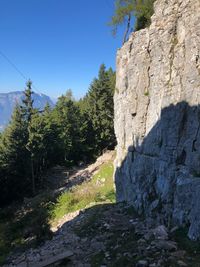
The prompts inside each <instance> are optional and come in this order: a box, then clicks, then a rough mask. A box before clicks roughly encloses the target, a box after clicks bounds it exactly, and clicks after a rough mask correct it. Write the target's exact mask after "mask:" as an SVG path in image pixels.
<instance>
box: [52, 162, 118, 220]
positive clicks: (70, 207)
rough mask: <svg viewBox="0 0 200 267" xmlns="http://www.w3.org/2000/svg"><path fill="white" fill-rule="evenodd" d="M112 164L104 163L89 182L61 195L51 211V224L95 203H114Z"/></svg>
mask: <svg viewBox="0 0 200 267" xmlns="http://www.w3.org/2000/svg"><path fill="white" fill-rule="evenodd" d="M113 171H114V168H113V163H112V162H108V163H104V164H103V165H102V166H101V167H100V169H99V171H98V172H97V173H96V174H95V175H94V176H93V177H92V179H91V180H90V181H89V182H85V183H83V184H81V185H78V186H76V187H74V188H73V189H72V190H70V191H67V192H65V193H63V194H61V195H60V196H59V197H58V199H57V202H56V203H55V205H54V206H53V207H52V210H51V220H50V221H51V224H55V223H56V222H57V221H58V220H59V219H60V218H62V217H63V216H64V215H65V214H67V213H69V212H73V211H76V210H79V209H83V208H86V207H87V206H93V205H95V204H96V203H99V202H100V203H101V202H105V203H114V202H115V190H114V183H113Z"/></svg>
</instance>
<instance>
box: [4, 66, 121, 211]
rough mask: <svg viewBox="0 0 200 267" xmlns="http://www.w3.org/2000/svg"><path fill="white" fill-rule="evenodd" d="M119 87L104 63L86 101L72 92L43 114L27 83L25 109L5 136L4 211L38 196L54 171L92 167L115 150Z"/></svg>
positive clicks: (20, 107) (16, 113) (15, 115)
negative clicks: (115, 104) (115, 97)
mask: <svg viewBox="0 0 200 267" xmlns="http://www.w3.org/2000/svg"><path fill="white" fill-rule="evenodd" d="M114 88H115V72H114V71H113V70H112V69H111V68H109V69H108V70H107V69H106V67H105V65H104V64H102V65H101V66H100V68H99V74H98V77H97V78H94V80H93V81H92V82H91V85H90V87H89V90H88V92H87V94H86V95H85V97H83V98H82V99H80V100H75V99H74V97H73V94H72V91H71V90H68V91H67V92H66V94H65V95H62V96H61V97H59V99H58V101H57V103H56V105H55V107H54V108H50V106H49V105H48V104H47V105H46V107H45V108H44V110H38V109H35V108H33V100H32V93H33V91H32V83H31V81H28V82H27V84H26V89H25V91H24V100H23V104H22V105H17V106H16V108H15V110H14V112H13V115H12V119H11V121H10V123H9V125H8V126H7V128H6V129H5V130H4V132H3V133H2V134H1V136H0V177H1V179H0V203H1V204H0V205H1V206H4V205H5V204H8V203H11V202H12V201H15V200H23V198H24V197H30V196H34V195H35V194H36V192H37V191H38V190H39V189H41V188H42V187H43V180H42V175H43V174H44V172H45V171H46V170H47V169H48V168H50V167H52V166H55V165H58V164H60V165H64V166H72V165H76V164H81V162H83V163H88V162H91V161H92V160H94V159H95V158H96V157H97V156H99V155H100V154H101V153H102V151H103V150H104V149H108V148H114V146H115V143H116V141H115V135H114V127H113V112H114V111H113V108H114V107H113V94H114Z"/></svg>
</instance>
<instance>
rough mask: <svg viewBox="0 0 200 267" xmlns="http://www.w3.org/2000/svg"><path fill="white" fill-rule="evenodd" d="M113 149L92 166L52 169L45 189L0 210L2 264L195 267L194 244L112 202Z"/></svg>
mask: <svg viewBox="0 0 200 267" xmlns="http://www.w3.org/2000/svg"><path fill="white" fill-rule="evenodd" d="M113 159H114V152H108V153H106V154H105V155H103V156H102V157H100V158H99V159H98V160H97V162H96V163H95V164H92V165H89V166H85V167H79V168H74V169H71V170H68V169H66V168H63V167H56V168H54V169H52V170H51V171H50V172H49V173H48V174H47V176H46V177H45V180H46V182H47V187H48V190H46V191H45V193H41V194H39V195H38V196H36V197H35V198H34V199H25V203H24V204H23V205H22V206H17V205H16V206H11V207H8V208H6V209H4V210H1V213H0V253H1V254H0V255H1V258H0V259H1V262H2V263H3V261H4V262H5V258H6V256H7V255H8V253H9V252H11V251H12V254H11V255H10V256H9V257H8V258H7V263H6V264H5V265H4V266H17V267H25V266H29V267H31V266H32V267H40V266H60V267H61V266H63V267H64V266H69V267H72V266H74V267H75V266H77V267H79V266H80V267H81V266H85V267H87V266H88V267H89V266H99V267H100V266H101V267H106V266H111V267H112V266H113V267H114V266H119V267H126V266H131V267H133V266H137V267H140V266H141V267H145V266H149V267H159V266H160V267H170V266H171V267H176V266H177V267H178V266H183V267H184V266H191V267H200V244H199V243H197V242H192V241H190V240H188V239H187V237H186V229H172V230H171V231H168V229H166V228H165V227H164V226H162V225H159V226H158V225H155V223H154V222H153V221H151V220H145V219H144V218H142V217H141V216H138V214H137V213H135V212H134V210H133V208H132V207H130V206H128V205H127V204H125V203H121V204H116V203H115V192H114V185H113V164H112V162H113Z"/></svg>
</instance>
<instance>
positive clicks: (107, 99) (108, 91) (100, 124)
mask: <svg viewBox="0 0 200 267" xmlns="http://www.w3.org/2000/svg"><path fill="white" fill-rule="evenodd" d="M114 76H115V74H114V72H112V70H111V69H110V70H109V71H106V67H105V65H104V64H102V65H101V66H100V69H99V75H98V79H94V81H93V82H92V84H91V86H90V89H89V92H88V96H87V98H88V100H87V101H88V114H89V117H90V118H91V121H92V126H93V130H94V135H95V145H96V150H97V151H98V153H99V152H100V151H102V150H103V149H104V148H106V147H112V146H113V145H114V143H115V135H114V126H113V117H114V110H113V109H114V105H113V93H114V88H113V85H114V83H113V81H114V78H113V77H114Z"/></svg>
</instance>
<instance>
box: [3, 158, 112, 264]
mask: <svg viewBox="0 0 200 267" xmlns="http://www.w3.org/2000/svg"><path fill="white" fill-rule="evenodd" d="M113 171H114V168H113V164H112V162H111V161H110V162H108V163H105V164H103V165H102V166H101V167H100V169H99V171H98V172H97V173H96V174H95V175H94V176H93V177H92V179H91V180H90V181H89V182H84V183H83V184H81V185H78V186H76V187H74V188H73V189H72V190H70V191H67V192H65V193H63V194H61V195H60V196H58V197H57V198H56V197H54V196H52V195H51V193H43V194H40V195H38V196H36V197H35V198H34V199H31V200H30V203H29V204H27V205H21V204H20V203H19V204H15V205H11V206H10V207H7V208H4V209H0V265H2V264H3V263H4V262H5V259H6V257H7V256H8V254H9V253H10V252H11V251H15V250H17V251H19V250H20V251H23V250H24V249H27V248H29V247H35V246H37V245H39V244H40V243H41V242H43V241H44V240H46V239H49V238H51V236H52V232H51V231H50V226H52V225H55V224H56V222H57V221H58V220H59V219H60V218H62V217H63V216H64V215H65V214H67V213H69V212H73V211H76V210H79V209H83V208H86V207H87V206H93V205H95V204H96V203H99V202H100V203H114V202H115V191H114V183H113Z"/></svg>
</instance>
